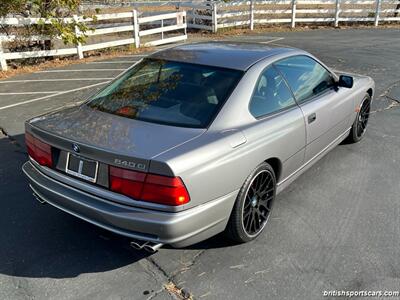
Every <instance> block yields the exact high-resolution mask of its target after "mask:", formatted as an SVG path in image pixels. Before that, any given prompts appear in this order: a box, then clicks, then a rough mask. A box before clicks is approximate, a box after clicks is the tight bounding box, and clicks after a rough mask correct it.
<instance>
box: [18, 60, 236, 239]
mask: <svg viewBox="0 0 400 300" xmlns="http://www.w3.org/2000/svg"><path fill="white" fill-rule="evenodd" d="M150 64H152V66H150V67H154V62H149V63H147V64H145V66H144V67H147V68H149V65H150ZM160 64H161V65H162V66H163V67H165V68H166V72H167V73H168V76H166V77H167V78H166V80H164V81H162V82H161V83H162V84H161V83H159V80H160V74H158V75H157V76H156V78H157V79H156V80H158V81H157V84H154V83H153V82H152V81H151V80H150V83H149V82H144V83H140V84H139V85H138V84H137V82H138V81H140V80H145V81H146V80H147V79H146V78H148V77H149V76H152V75H151V74H153V73H154V72H153V71H152V70H151V68H150V70H149V69H147V70H146V72H144V73H143V72H142V73H140V72H141V70H142V69H143V68H142V69H140V68H139V69H138V70H136V71H135V70H134V71H135V72H131V75H129V72H128V75H126V76H128V77H125V78H122V79H121V78H119V79H117V80H116V81H115V82H114V83H113V84H111V86H109V87H107V88H105V90H103V91H102V92H100V93H99V94H98V95H97V96H95V97H94V98H92V99H91V100H90V101H89V102H88V103H85V104H83V105H81V106H79V107H74V108H69V109H66V110H61V111H59V112H55V113H51V114H48V115H45V116H42V117H38V118H34V119H32V120H30V121H28V122H26V125H25V128H26V146H27V150H28V154H29V161H28V162H26V163H25V164H24V166H23V171H24V173H25V174H26V176H27V177H28V179H29V185H30V187H31V189H32V191H33V193H34V195H35V197H36V198H37V199H38V200H39V201H40V202H42V203H49V204H51V205H53V206H55V207H57V208H59V209H61V210H63V211H65V212H67V213H69V214H72V215H74V216H76V217H78V218H81V219H83V220H85V221H88V222H90V223H92V224H95V225H97V226H100V227H102V228H104V229H107V230H110V231H112V232H115V233H117V234H121V235H124V236H127V237H130V238H132V239H136V240H140V241H143V242H151V243H154V244H159V245H162V244H170V245H172V246H175V247H183V246H186V245H190V244H193V243H196V242H198V241H201V240H203V239H205V238H207V237H210V236H212V235H214V234H216V233H218V232H220V231H222V230H223V229H224V227H225V225H226V221H227V218H228V217H229V214H228V215H227V212H228V213H229V211H230V209H231V206H232V203H233V200H234V195H223V196H221V197H219V198H218V199H207V198H204V199H192V198H191V191H190V189H189V188H187V187H188V182H187V181H188V179H187V178H182V177H180V174H176V172H174V166H171V165H169V164H168V162H164V161H160V160H158V159H157V157H158V156H160V155H161V154H163V153H165V152H168V151H169V150H170V149H176V148H177V147H180V146H181V145H183V144H185V143H189V142H191V141H193V140H195V139H197V138H199V137H200V136H202V135H203V134H205V133H206V131H207V129H206V127H207V124H208V123H209V122H211V120H212V117H213V116H215V114H216V113H217V111H218V109H219V108H220V106H221V105H222V104H223V103H222V102H221V103H219V104H218V103H216V102H217V101H219V99H218V96H217V95H216V93H215V92H214V93H213V94H209V91H210V89H209V88H208V87H207V86H206V87H204V86H200V87H197V85H195V84H194V83H192V82H184V83H182V84H180V85H178V86H176V85H174V86H173V87H172V88H171V87H169V88H168V87H167V88H166V86H165V84H167V85H169V86H170V84H171V82H170V81H168V78H169V77H171V76H175V77H174V80H175V82H176V79H178V80H179V79H180V78H181V77H182V76H181V77H176V74H178V75H179V72H181V73H182V72H183V71H182V70H179V67H181V68H183V67H182V66H180V65H179V66H177V63H173V64H172V65H171V66H170V65H166V64H165V63H164V62H162V63H159V65H160ZM156 65H157V64H156ZM184 67H185V68H186V65H184ZM190 67H191V66H190ZM157 68H160V66H158V65H157ZM186 69H187V68H186ZM186 69H185V70H186ZM160 70H161V68H160ZM142 71H143V70H142ZM213 72H214V71H213V69H212V68H211V69H210V68H208V69H206V70H203V71H202V73H201V74H206V75H205V76H207V77H208V76H212V75H213V74H214V73H213ZM138 73H139V74H138ZM149 74H150V75H149ZM210 74H211V75H210ZM221 74H222V75H221V76H220V77H221V78H222V77H225V78H226V76H225V74H224V73H221ZM183 75H184V76H189V75H190V74H188V72H186V73H185V74H183ZM129 76H131V77H129ZM132 76H133V77H134V79H135V80H133V79H132ZM135 76H136V77H135ZM203 77H204V76H203ZM137 78H140V80H138V79H137ZM143 78H144V79H143ZM238 78H239V77H238V76H237V77H235V78H234V79H235V80H238ZM200 79H204V78H200ZM206 79H207V78H206ZM182 80H183V79H182ZM185 80H187V79H185ZM191 80H197V79H193V78H192V77H191ZM213 80H215V78H213ZM126 81H128V82H131V83H134V84H133V87H131V85H128V86H127V84H125V83H126ZM198 82H200V81H198ZM201 82H205V81H204V80H202V81H201ZM233 83H234V81H232V84H231V87H230V88H233V87H234V84H233ZM121 86H122V88H121ZM154 86H155V87H156V89H159V90H158V91H154V89H155V87H154ZM188 87H190V88H189V89H188ZM194 89H197V90H198V92H197V93H196V94H197V95H203V96H202V97H207V98H206V99H208V100H207V101H209V102H204V103H202V104H200V105H199V104H198V103H197V102H196V104H192V103H190V102H189V101H187V100H186V99H185V100H181V99H178V96H177V95H183V96H182V97H185V98H187V97H189V94H188V93H189V92H190V91H192V92H193V91H195V90H194ZM133 90H134V91H137V90H140V91H142V92H141V94H140V95H139V96H137V97H136V96H135V95H134V96H132V94H133V93H134V92H133ZM149 90H150V91H151V95H150V96H149V95H148V94H146V93H147V92H148V91H149ZM160 90H161V91H160ZM185 93H186V94H185ZM207 93H208V94H207ZM121 95H122V96H121ZM227 95H228V94H227ZM116 97H117V98H118V99H116ZM135 97H136V98H135ZM143 97H149V99H151V100H149V101H148V102H146V103H144V104H143V101H139V100H138V99H143ZM179 97H181V96H179ZM193 97H194V96H193ZM225 100H226V99H224V101H225ZM221 101H222V100H221ZM208 104H209V105H208ZM218 105H219V106H218ZM177 111H178V112H179V115H178V116H176V112H177ZM199 112H200V113H199ZM169 115H171V117H169ZM158 116H161V117H160V118H161V119H160V120H159V119H154V118H155V117H158ZM205 116H206V117H207V119H205ZM170 120H174V122H176V120H178V121H177V122H178V123H177V124H175V123H174V124H170V123H168V122H170ZM185 180H186V182H185Z"/></svg>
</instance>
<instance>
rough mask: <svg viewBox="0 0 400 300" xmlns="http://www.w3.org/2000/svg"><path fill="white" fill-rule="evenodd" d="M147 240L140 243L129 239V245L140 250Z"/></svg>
mask: <svg viewBox="0 0 400 300" xmlns="http://www.w3.org/2000/svg"><path fill="white" fill-rule="evenodd" d="M147 243H148V242H144V243H143V244H142V243H140V241H131V243H130V244H131V247H132V248H133V249H136V250H142V249H143V247H144V246H145V245H146V244H147Z"/></svg>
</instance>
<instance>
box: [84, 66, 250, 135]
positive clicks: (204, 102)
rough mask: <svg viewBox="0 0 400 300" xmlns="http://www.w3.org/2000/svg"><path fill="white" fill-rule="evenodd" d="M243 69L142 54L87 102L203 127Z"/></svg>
mask: <svg viewBox="0 0 400 300" xmlns="http://www.w3.org/2000/svg"><path fill="white" fill-rule="evenodd" d="M242 74H243V72H242V71H237V70H231V69H223V68H216V67H209V66H203V65H195V64H188V63H181V62H172V61H166V60H158V59H145V60H144V61H142V62H141V63H139V64H137V65H136V66H134V67H133V68H132V69H131V70H129V71H128V72H127V73H126V74H124V75H123V76H121V77H120V78H118V79H117V80H116V81H114V82H113V83H111V84H110V85H109V86H107V87H106V88H104V89H103V90H102V91H100V93H98V94H97V95H96V96H94V97H93V98H92V99H91V100H90V101H89V103H88V105H89V106H90V107H92V108H93V109H97V110H100V111H104V112H108V113H112V114H115V115H120V116H124V117H127V118H132V119H137V120H143V121H148V122H154V123H161V124H167V125H173V126H183V127H200V128H204V127H207V126H208V124H209V123H210V122H211V120H212V119H213V118H214V117H215V115H216V114H217V113H218V111H219V110H220V108H221V106H222V105H223V104H224V103H225V101H226V99H227V98H228V97H229V95H230V93H231V92H232V90H233V88H234V87H235V86H236V84H237V83H238V81H239V79H240V78H241V76H242Z"/></svg>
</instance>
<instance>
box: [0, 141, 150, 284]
mask: <svg viewBox="0 0 400 300" xmlns="http://www.w3.org/2000/svg"><path fill="white" fill-rule="evenodd" d="M23 140H24V136H23V135H19V136H16V137H14V138H13V139H10V138H8V137H3V138H0V157H1V158H2V159H1V160H0V226H1V227H0V228H1V230H0V245H1V246H0V273H1V274H5V275H9V276H18V277H33V278H37V277H40V278H42V277H48V278H71V277H76V276H78V275H80V274H83V273H94V272H103V271H108V270H114V269H117V268H120V267H122V266H126V265H129V264H132V263H135V262H136V261H139V260H141V259H143V258H145V257H146V256H148V255H149V254H148V253H147V252H144V251H135V250H134V249H132V248H131V247H130V246H129V240H128V239H127V238H124V237H120V236H116V235H114V234H112V233H110V232H107V231H105V230H103V229H101V228H97V227H96V226H93V225H91V224H88V223H86V222H84V221H82V220H79V219H77V218H75V217H73V216H70V215H68V214H66V213H64V212H61V211H59V210H57V209H56V208H53V207H51V206H50V205H43V204H40V203H38V202H37V201H36V200H35V198H34V197H33V196H32V193H31V191H30V189H29V187H28V182H27V180H26V179H25V177H24V175H23V173H22V170H21V167H22V164H23V163H24V162H25V161H27V154H26V152H25V146H24V141H23Z"/></svg>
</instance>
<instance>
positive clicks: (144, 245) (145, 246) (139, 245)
mask: <svg viewBox="0 0 400 300" xmlns="http://www.w3.org/2000/svg"><path fill="white" fill-rule="evenodd" d="M33 196H34V197H35V198H36V200H37V201H38V202H39V203H41V204H46V201H45V200H44V199H42V198H41V197H40V196H39V195H38V194H36V193H33ZM163 245H164V244H162V243H153V242H143V241H131V247H132V248H134V249H136V250H146V251H147V252H149V253H152V254H153V253H156V252H157V251H158V249H160V248H161V247H162V246H163Z"/></svg>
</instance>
